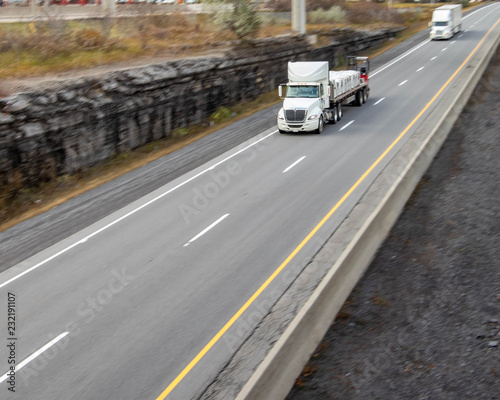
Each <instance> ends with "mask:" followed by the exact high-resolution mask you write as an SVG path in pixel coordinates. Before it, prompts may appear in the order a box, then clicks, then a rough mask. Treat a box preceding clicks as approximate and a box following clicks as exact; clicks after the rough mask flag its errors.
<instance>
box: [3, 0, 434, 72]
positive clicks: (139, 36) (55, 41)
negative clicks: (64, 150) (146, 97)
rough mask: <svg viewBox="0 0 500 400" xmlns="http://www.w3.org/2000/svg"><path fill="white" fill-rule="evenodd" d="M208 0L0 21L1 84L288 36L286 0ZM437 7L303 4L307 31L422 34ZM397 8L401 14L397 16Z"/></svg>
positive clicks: (325, 0)
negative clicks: (193, 10)
mask: <svg viewBox="0 0 500 400" xmlns="http://www.w3.org/2000/svg"><path fill="white" fill-rule="evenodd" d="M215 1H216V0H207V1H206V7H207V8H208V9H210V7H212V8H213V10H214V13H213V15H212V14H197V15H189V14H181V13H179V12H176V13H171V14H155V13H154V12H158V7H160V6H155V5H154V4H153V5H149V4H137V6H138V7H137V9H136V12H137V17H136V18H116V19H112V18H104V19H101V20H87V21H85V20H80V21H69V20H63V19H62V18H61V17H60V16H57V13H55V14H56V15H55V16H52V15H50V14H46V15H45V16H41V17H37V18H36V20H35V21H30V22H23V23H10V24H0V52H1V53H2V57H1V58H0V75H1V76H2V78H3V79H6V78H22V77H33V76H37V75H46V74H50V73H58V72H64V71H68V70H72V69H86V68H91V67H96V66H102V65H107V64H112V63H121V62H127V61H130V60H136V59H138V58H141V57H145V58H147V57H172V56H176V57H179V56H183V55H193V54H196V53H198V52H200V51H203V50H207V49H211V48H217V46H222V45H224V44H228V43H229V42H230V41H232V40H236V39H247V38H261V37H269V36H277V35H282V34H286V33H290V32H291V25H290V21H289V19H288V17H284V16H280V14H279V13H280V12H283V11H285V12H286V11H290V3H291V2H290V0H269V1H267V2H265V3H263V4H262V5H261V6H260V10H257V8H256V6H254V5H253V3H249V2H248V1H246V0H222V1H223V2H224V3H226V4H225V5H226V7H222V10H223V11H221V6H220V1H217V4H218V5H217V6H216V7H214V4H213V3H214V2H215ZM231 5H232V7H231ZM438 5H439V4H437V3H435V4H420V3H418V5H416V3H408V4H407V3H404V4H394V5H393V6H392V7H391V8H388V7H387V5H386V4H385V3H377V2H350V3H346V2H345V1H343V0H334V1H333V2H332V0H309V1H308V2H307V7H308V29H311V30H314V31H327V30H331V29H332V28H335V27H351V28H362V29H375V28H381V27H387V26H404V27H406V28H410V29H414V28H415V27H416V28H417V29H421V28H422V27H425V26H426V24H427V22H428V21H429V20H430V13H431V12H432V9H433V8H435V7H437V6H438ZM125 6H126V5H125ZM54 7H56V6H54ZM401 8H404V10H405V11H403V12H400V11H398V10H399V9H401ZM216 11H217V12H216ZM257 11H259V12H257Z"/></svg>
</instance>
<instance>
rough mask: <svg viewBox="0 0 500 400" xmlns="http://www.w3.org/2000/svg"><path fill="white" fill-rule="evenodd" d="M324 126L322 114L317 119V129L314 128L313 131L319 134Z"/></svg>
mask: <svg viewBox="0 0 500 400" xmlns="http://www.w3.org/2000/svg"><path fill="white" fill-rule="evenodd" d="M324 126H325V122H324V121H323V116H321V117H319V121H318V129H316V130H315V131H314V133H317V134H318V135H319V134H321V132H323V128H324Z"/></svg>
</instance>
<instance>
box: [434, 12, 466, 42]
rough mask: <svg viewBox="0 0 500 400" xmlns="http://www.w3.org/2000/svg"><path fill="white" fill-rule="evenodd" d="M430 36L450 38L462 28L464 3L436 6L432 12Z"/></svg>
mask: <svg viewBox="0 0 500 400" xmlns="http://www.w3.org/2000/svg"><path fill="white" fill-rule="evenodd" d="M429 25H430V26H431V33H430V38H431V40H434V39H449V38H451V37H452V36H453V35H454V34H455V33H457V32H460V31H461V30H462V5H461V4H448V5H446V6H441V7H438V8H436V9H435V10H434V11H433V13H432V21H431V22H430V23H429Z"/></svg>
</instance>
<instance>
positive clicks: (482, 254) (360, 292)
mask: <svg viewBox="0 0 500 400" xmlns="http://www.w3.org/2000/svg"><path fill="white" fill-rule="evenodd" d="M499 99H500V52H499V51H498V50H497V53H496V56H495V57H494V59H493V61H492V63H490V66H489V68H488V69H487V71H486V72H485V75H484V76H483V78H482V80H481V81H480V83H479V84H478V86H477V88H476V90H475V92H474V94H473V95H472V97H471V99H470V101H469V104H468V105H467V106H466V109H465V110H464V112H463V113H462V115H461V116H460V118H459V120H458V121H457V123H456V124H455V126H454V128H453V129H452V131H451V132H450V136H449V138H448V139H447V141H446V142H445V143H444V145H443V148H442V149H441V151H440V152H439V153H438V155H437V157H436V159H435V160H434V162H433V164H432V165H431V167H430V169H429V170H428V171H427V173H426V174H425V175H424V177H423V179H422V181H421V182H420V184H419V186H418V187H417V190H416V191H415V193H414V194H413V196H412V198H411V199H410V200H409V202H408V204H407V205H406V208H405V210H404V212H403V214H402V215H401V217H400V219H399V220H398V222H397V223H396V225H395V226H394V227H393V229H392V232H391V234H390V236H389V237H388V239H387V240H386V241H385V243H384V244H383V246H382V247H381V249H380V250H379V252H378V254H377V255H376V257H375V259H374V261H373V263H372V265H371V266H370V267H369V269H368V271H367V272H366V274H365V276H364V277H363V278H362V280H361V281H360V282H359V283H358V285H357V286H356V288H355V289H354V291H353V293H352V295H351V297H350V299H348V301H347V303H346V304H345V305H344V308H343V310H342V311H341V312H340V313H339V315H338V317H337V319H336V321H335V322H334V323H333V324H332V326H331V327H330V329H329V331H328V333H327V334H326V336H325V337H324V339H323V342H322V343H321V344H320V346H319V347H318V349H317V350H316V352H315V354H314V355H313V356H312V358H311V359H310V361H309V363H308V364H307V365H306V367H305V368H304V370H303V373H302V375H301V376H300V377H299V378H298V379H297V381H296V384H295V387H294V388H293V389H292V390H291V392H290V393H289V395H288V397H287V399H288V400H302V399H307V400H311V399H321V400H323V399H342V400H348V399H363V400H364V399H370V400H371V399H383V400H390V399H405V400H410V399H418V400H424V399H428V400H435V399H450V400H451V399H453V400H457V399H475V400H480V399H489V400H492V399H500V259H499V258H500V233H499V231H500V200H499V199H500V188H499V183H500V136H499V132H500V130H499V126H500V101H499Z"/></svg>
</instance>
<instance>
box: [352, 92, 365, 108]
mask: <svg viewBox="0 0 500 400" xmlns="http://www.w3.org/2000/svg"><path fill="white" fill-rule="evenodd" d="M362 97H363V96H362V94H361V90H358V91H357V92H356V100H354V104H355V105H356V106H358V107H361V104H363V99H362Z"/></svg>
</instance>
